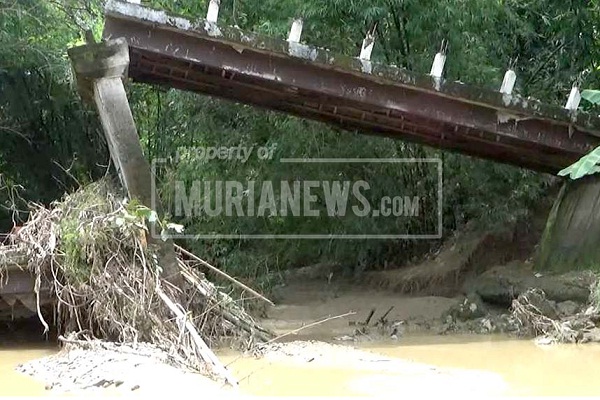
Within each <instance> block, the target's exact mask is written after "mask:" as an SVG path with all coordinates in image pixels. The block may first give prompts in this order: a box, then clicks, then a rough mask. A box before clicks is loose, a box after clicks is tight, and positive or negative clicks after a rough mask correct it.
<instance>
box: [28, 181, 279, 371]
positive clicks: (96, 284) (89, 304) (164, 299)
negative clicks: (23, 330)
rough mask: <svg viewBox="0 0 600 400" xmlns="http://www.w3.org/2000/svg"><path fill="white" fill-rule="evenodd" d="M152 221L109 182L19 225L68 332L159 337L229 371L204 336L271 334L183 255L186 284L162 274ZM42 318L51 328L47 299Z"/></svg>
mask: <svg viewBox="0 0 600 400" xmlns="http://www.w3.org/2000/svg"><path fill="white" fill-rule="evenodd" d="M149 220H151V221H154V222H156V214H155V213H154V212H152V211H151V210H149V209H147V208H145V207H143V206H140V205H139V204H136V203H134V202H129V203H127V202H124V201H123V200H122V198H121V197H118V196H117V195H115V191H114V190H113V188H112V187H111V185H110V184H108V183H107V182H106V181H101V182H98V183H94V184H92V185H90V186H88V187H86V188H85V189H82V190H80V191H78V192H76V193H74V194H72V195H70V196H68V197H66V198H65V199H64V200H63V201H62V202H59V203H56V204H54V205H53V207H52V208H51V209H46V208H43V207H36V208H35V209H34V210H33V212H32V214H31V217H30V220H29V222H28V223H27V224H26V225H25V226H24V227H23V228H22V229H21V230H20V232H19V243H20V246H21V248H22V250H23V251H24V252H26V254H27V259H28V260H29V261H28V264H27V268H28V269H29V270H30V271H31V272H32V273H33V274H34V275H35V277H36V291H38V290H39V287H40V285H41V282H44V281H47V282H50V283H51V287H52V292H53V294H54V296H55V298H56V304H55V308H54V311H55V312H54V315H53V318H54V319H55V320H54V321H53V322H54V323H55V324H56V326H57V327H58V331H59V333H61V334H68V333H70V332H77V333H78V334H79V337H80V338H81V337H89V338H102V339H105V340H110V341H115V342H120V343H126V342H132V343H137V342H148V343H152V344H155V345H157V346H158V347H160V348H161V349H163V350H165V351H166V352H168V353H169V355H170V356H171V358H172V361H173V362H174V363H176V364H180V365H182V366H185V367H188V368H193V369H195V370H201V371H204V372H213V373H217V374H219V375H225V377H226V378H228V376H227V372H226V371H225V369H224V368H223V367H222V366H221V365H220V364H219V363H218V360H216V357H214V354H213V353H212V352H211V351H210V349H209V348H208V345H207V343H205V340H206V341H207V342H208V344H209V345H210V344H214V343H215V341H217V340H219V339H221V338H223V337H228V338H231V337H234V338H236V339H238V340H239V341H241V342H244V343H245V344H246V345H251V344H252V343H253V342H261V341H267V340H269V339H270V334H269V333H268V332H267V331H265V330H263V329H261V328H260V327H259V326H258V325H257V324H256V323H255V321H254V320H253V319H252V318H251V317H250V316H249V315H248V314H247V313H246V312H245V311H244V310H243V309H242V308H241V307H240V306H239V305H238V304H237V303H236V302H235V301H234V300H233V299H232V298H231V297H230V296H229V295H227V294H225V293H223V292H221V291H219V290H218V289H217V288H216V287H215V286H214V285H213V284H212V283H211V282H209V281H208V280H207V279H205V277H204V275H203V274H202V273H200V272H198V271H197V270H196V269H195V268H192V267H191V266H190V265H189V264H187V263H186V262H184V261H182V260H178V265H179V268H180V273H181V276H182V277H183V284H181V285H180V286H178V287H175V286H174V285H172V284H170V283H169V282H168V281H166V280H165V279H163V278H162V274H161V272H162V271H161V267H160V265H159V263H158V261H157V260H158V258H157V256H156V249H154V248H152V245H149V244H148V243H147V241H146V237H147V236H146V235H147V222H148V221H149ZM158 222H159V223H160V221H158ZM38 315H39V317H40V320H41V321H42V323H43V324H44V326H46V328H47V327H48V325H49V324H48V323H47V322H46V318H45V317H44V316H43V314H42V312H41V310H40V309H39V306H38ZM206 365H209V366H210V367H211V368H209V369H208V370H207V368H206ZM228 380H230V381H232V380H233V379H232V378H231V377H229V379H228Z"/></svg>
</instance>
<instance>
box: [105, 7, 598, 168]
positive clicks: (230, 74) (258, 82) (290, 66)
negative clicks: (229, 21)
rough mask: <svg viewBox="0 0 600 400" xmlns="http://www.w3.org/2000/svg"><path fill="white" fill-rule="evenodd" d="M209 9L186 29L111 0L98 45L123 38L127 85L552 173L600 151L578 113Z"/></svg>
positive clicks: (592, 128)
mask: <svg viewBox="0 0 600 400" xmlns="http://www.w3.org/2000/svg"><path fill="white" fill-rule="evenodd" d="M216 3H218V2H215V1H214V0H213V1H212V2H211V7H213V8H212V10H209V15H208V16H207V20H199V21H189V20H186V19H183V18H179V17H175V16H171V15H168V14H167V13H165V12H163V11H157V10H153V9H150V8H147V7H143V6H141V5H138V4H133V3H128V2H124V1H120V0H111V1H109V2H108V3H107V6H106V24H105V29H104V38H105V39H107V40H108V39H116V38H124V39H125V40H126V41H127V44H128V49H129V58H130V63H129V69H128V76H129V77H130V78H131V79H133V80H134V81H137V82H144V83H151V84H159V85H163V86H166V87H170V88H177V89H182V90H189V91H194V92H198V93H203V94H207V95H212V96H218V97H221V98H227V99H231V100H234V101H237V102H241V103H246V104H251V105H255V106H259V107H264V108H267V109H272V110H277V111H282V112H285V113H289V114H293V115H297V116H300V117H305V118H310V119H314V120H319V121H323V122H326V123H329V124H333V125H336V126H340V127H342V128H345V129H348V130H358V131H359V132H361V133H367V134H377V135H385V136H389V137H392V138H396V139H401V140H406V141H411V142H417V143H422V144H426V145H430V146H433V147H437V148H442V149H448V150H454V151H459V152H462V153H464V154H468V155H472V156H476V157H481V158H486V159H490V160H493V161H497V162H502V163H508V164H513V165H517V166H521V167H525V168H529V169H533V170H536V171H542V172H550V173H556V172H557V171H559V170H560V169H562V168H564V167H566V166H568V165H570V164H571V163H573V162H574V161H576V160H577V159H579V158H580V157H581V156H583V155H584V154H586V153H587V152H589V151H590V150H592V149H593V148H594V147H596V146H597V145H599V144H600V119H599V118H598V117H596V116H592V115H590V114H586V113H583V112H581V111H577V110H576V108H577V104H575V107H572V106H571V105H569V108H575V109H574V110H570V109H566V108H562V107H557V106H551V105H547V104H543V103H541V102H539V101H536V100H531V99H525V98H522V97H520V96H518V95H513V94H510V93H511V92H512V90H511V89H509V90H506V89H503V92H504V93H501V92H500V91H493V90H489V89H482V88H477V87H472V86H468V85H464V84H461V83H455V82H448V81H445V80H443V79H442V78H441V70H440V69H439V67H440V65H437V66H436V65H434V67H433V68H432V74H428V75H425V74H418V73H414V72H410V71H406V70H404V69H401V68H396V67H393V66H386V65H381V64H377V63H375V62H372V61H370V59H369V58H370V55H369V52H370V50H369V49H372V46H373V44H372V42H371V43H370V44H368V43H367V45H366V47H365V48H363V51H362V54H361V57H356V58H354V57H346V56H340V55H337V54H333V53H332V52H330V51H327V50H322V49H318V48H314V47H310V46H307V45H304V44H301V43H299V38H300V32H301V28H300V26H298V24H297V23H296V24H295V26H294V27H293V28H292V32H291V33H290V38H289V39H288V40H282V39H276V38H269V37H262V36H259V35H255V34H251V33H247V32H243V31H241V30H239V29H237V28H232V27H226V26H220V25H217V23H216V15H215V9H214V7H215V4H216ZM369 46H370V47H369ZM438 56H440V54H438ZM436 61H439V60H436ZM438 64H439V62H438ZM442 68H443V63H442ZM436 69H437V71H435V70H436ZM513 79H514V77H513ZM513 83H514V80H513ZM576 103H577V102H576Z"/></svg>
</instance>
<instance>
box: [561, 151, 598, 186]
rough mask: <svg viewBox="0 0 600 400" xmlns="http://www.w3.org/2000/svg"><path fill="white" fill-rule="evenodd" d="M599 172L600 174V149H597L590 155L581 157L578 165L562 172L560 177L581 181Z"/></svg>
mask: <svg viewBox="0 0 600 400" xmlns="http://www.w3.org/2000/svg"><path fill="white" fill-rule="evenodd" d="M597 172H600V147H596V148H595V149H594V150H592V151H591V152H590V153H589V154H586V155H585V156H583V157H581V158H580V159H579V160H578V161H577V162H576V163H574V164H572V165H570V166H568V167H567V168H565V169H563V170H562V171H560V172H559V173H558V175H559V176H568V177H569V178H571V179H579V178H582V177H584V176H586V175H592V174H595V173H597Z"/></svg>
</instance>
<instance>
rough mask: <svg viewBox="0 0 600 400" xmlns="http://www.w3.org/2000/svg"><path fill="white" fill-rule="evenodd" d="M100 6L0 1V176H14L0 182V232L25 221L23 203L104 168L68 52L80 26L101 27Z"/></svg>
mask: <svg viewBox="0 0 600 400" xmlns="http://www.w3.org/2000/svg"><path fill="white" fill-rule="evenodd" d="M99 5H100V4H99V2H96V1H75V0H61V1H58V0H57V1H42V0H24V1H0V42H1V43H2V46H1V47H0V60H1V61H0V110H1V111H0V135H1V136H0V137H1V138H2V146H0V176H3V177H4V180H5V182H12V184H11V185H8V186H6V185H5V187H4V188H3V186H2V185H1V184H0V205H2V206H3V207H0V231H4V230H6V229H8V228H9V227H10V225H12V223H13V221H14V222H22V221H23V220H24V219H26V212H25V211H24V210H26V208H27V207H26V205H25V203H26V202H27V201H31V200H34V201H38V202H43V203H46V204H47V203H49V202H50V201H52V200H54V199H56V198H59V197H60V196H61V195H62V193H64V192H65V191H72V190H73V189H75V188H76V187H78V185H79V184H84V183H86V182H89V181H91V180H93V179H95V178H96V177H98V176H101V174H103V173H104V170H105V169H106V167H104V168H103V167H102V165H104V166H106V165H107V162H108V154H107V152H106V150H105V144H104V142H103V141H102V139H101V131H100V129H99V124H98V121H97V118H96V116H95V114H94V112H93V110H89V109H86V108H85V107H84V106H83V105H82V103H81V101H80V100H79V98H78V96H77V94H76V92H75V91H74V90H73V88H72V85H71V83H72V82H71V72H70V65H69V62H68V60H67V57H66V50H67V47H68V46H71V45H73V44H74V43H76V42H77V41H78V40H79V39H80V37H81V34H82V31H81V29H83V28H85V29H92V30H95V31H98V30H99V27H100V26H101V20H100V19H98V13H99V11H100V7H99ZM15 184H18V185H20V186H21V187H22V189H21V190H20V191H19V198H16V197H15V196H14V194H15V193H14V191H11V190H9V189H8V188H9V187H13V188H14V185H15ZM3 189H4V190H3Z"/></svg>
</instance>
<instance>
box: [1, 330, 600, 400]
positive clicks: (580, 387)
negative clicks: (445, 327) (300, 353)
mask: <svg viewBox="0 0 600 400" xmlns="http://www.w3.org/2000/svg"><path fill="white" fill-rule="evenodd" d="M359 347H360V348H361V349H363V350H367V351H369V352H372V353H375V354H381V355H383V356H387V357H393V358H398V359H404V360H411V361H415V362H418V363H424V364H428V365H431V366H435V367H441V368H451V369H456V368H458V369H461V370H467V371H471V372H479V373H484V374H485V375H482V378H481V379H471V380H468V381H466V382H467V383H466V384H465V385H466V386H465V387H464V390H465V391H466V392H470V391H471V389H473V388H477V387H479V386H483V387H484V388H485V389H488V391H487V392H488V393H490V394H495V395H534V396H535V395H545V396H546V395H562V396H567V395H569V396H577V395H581V396H597V395H600V380H598V379H597V377H598V375H597V374H598V370H599V367H600V346H597V345H585V346H575V345H558V346H537V345H535V344H534V343H533V342H532V341H525V340H513V339H507V338H504V337H498V336H473V335H455V336H418V337H417V336H414V337H405V338H402V339H401V340H400V341H399V342H397V343H393V344H392V343H389V342H388V343H367V344H364V345H360V346H359ZM54 352H55V349H54V348H52V347H50V346H36V345H27V344H19V345H13V346H10V345H9V346H4V347H0V396H18V395H25V396H44V395H48V393H49V392H48V391H46V390H45V387H44V384H43V383H41V382H38V381H36V380H34V379H33V378H31V377H28V376H25V375H22V374H20V373H18V372H16V371H15V370H14V369H15V366H16V365H18V364H20V363H23V362H26V361H28V360H31V359H34V358H39V357H43V356H46V355H49V354H52V353H54ZM220 357H221V359H222V360H223V361H224V362H225V363H226V364H229V368H230V369H231V370H232V371H233V372H234V374H235V375H236V376H237V377H238V379H240V381H241V392H242V393H243V394H249V395H259V396H272V395H276V396H295V395H302V396H364V395H379V394H385V393H386V392H389V391H390V390H397V389H401V387H399V386H400V385H399V384H398V382H399V375H397V373H396V372H385V371H384V372H382V371H370V370H365V369H363V368H358V367H356V366H354V365H353V364H352V363H347V364H345V365H335V364H331V365H329V364H321V363H315V364H314V365H313V364H311V363H294V362H291V361H290V360H285V359H283V360H277V359H276V360H273V359H268V358H262V359H254V358H245V357H239V355H238V354H235V353H232V352H229V351H221V352H220ZM384 370H385V368H384ZM400 378H401V379H403V380H404V382H407V381H406V380H407V379H409V380H411V379H412V380H413V381H414V383H415V385H416V387H419V385H421V384H422V385H424V386H427V382H428V380H427V377H424V376H419V375H418V374H415V376H414V377H411V376H406V374H403V375H402V376H401V377H400ZM421 381H422V382H421ZM403 385H404V384H403ZM405 386H406V385H404V387H405ZM439 390H440V393H444V390H445V389H444V387H440V388H439Z"/></svg>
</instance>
